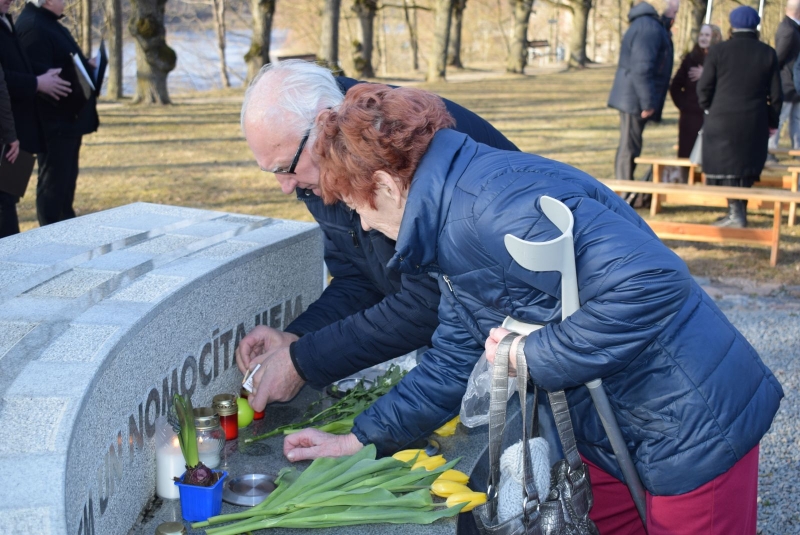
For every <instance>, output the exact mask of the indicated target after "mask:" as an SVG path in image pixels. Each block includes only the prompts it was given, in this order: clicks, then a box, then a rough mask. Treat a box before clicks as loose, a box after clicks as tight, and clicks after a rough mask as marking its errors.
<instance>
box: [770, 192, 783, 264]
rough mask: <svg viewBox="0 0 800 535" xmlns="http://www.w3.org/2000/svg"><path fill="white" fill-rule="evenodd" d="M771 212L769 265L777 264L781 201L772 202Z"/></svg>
mask: <svg viewBox="0 0 800 535" xmlns="http://www.w3.org/2000/svg"><path fill="white" fill-rule="evenodd" d="M772 211H773V214H772V245H771V247H770V253H769V265H770V266H772V267H775V266H776V265H778V243H779V241H780V239H781V203H779V202H776V203H774V204H773V209H772Z"/></svg>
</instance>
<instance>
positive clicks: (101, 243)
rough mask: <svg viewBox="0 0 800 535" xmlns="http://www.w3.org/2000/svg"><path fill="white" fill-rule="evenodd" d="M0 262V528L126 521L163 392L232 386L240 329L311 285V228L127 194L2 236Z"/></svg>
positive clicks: (138, 503) (140, 503)
mask: <svg viewBox="0 0 800 535" xmlns="http://www.w3.org/2000/svg"><path fill="white" fill-rule="evenodd" d="M254 233H257V235H256V236H253V237H251V235H252V234H254ZM270 236H272V237H270ZM4 272H9V273H13V274H14V275H12V276H9V277H6V278H5V279H4V285H3V286H0V473H3V485H1V486H0V534H5V533H14V534H20V533H36V534H39V533H52V534H53V535H56V534H64V533H70V534H75V533H84V534H88V533H93V534H117V533H126V532H127V531H128V529H130V527H131V526H132V525H133V524H134V522H135V520H136V518H137V516H138V514H139V513H140V511H141V510H142V508H143V507H144V505H145V504H146V502H147V501H148V500H149V498H150V497H151V496H152V494H153V489H154V485H155V458H154V443H153V432H152V431H153V429H152V422H153V420H154V419H155V417H156V416H157V415H158V414H161V413H162V412H163V411H164V410H165V409H166V406H167V403H168V401H169V399H170V398H171V394H172V393H173V392H174V391H178V392H183V393H187V394H190V395H191V396H192V398H193V401H194V402H195V403H196V404H198V405H199V404H204V403H209V402H210V399H211V397H212V396H213V395H215V394H217V393H220V392H226V391H228V392H237V391H238V388H237V385H238V383H239V380H240V377H239V375H240V374H239V372H238V370H237V369H236V367H235V363H234V362H233V351H234V347H235V344H236V343H238V339H239V338H241V336H243V335H244V333H245V332H246V331H249V330H250V329H252V328H253V327H254V326H255V325H256V324H257V320H256V318H258V322H260V321H261V320H262V318H263V317H264V314H263V313H264V312H265V311H270V310H271V309H275V310H279V311H280V313H279V314H278V317H279V318H280V324H281V325H282V326H283V325H285V324H286V323H288V321H290V320H291V318H292V317H293V315H296V314H298V313H299V312H300V311H301V310H302V309H303V308H304V307H306V306H308V304H309V303H311V302H312V301H313V300H315V299H316V298H317V297H318V295H319V293H320V291H321V288H322V277H323V274H322V244H321V234H320V232H319V230H318V228H317V227H316V225H314V224H309V223H295V222H288V221H280V220H270V219H266V218H259V217H251V216H239V215H236V214H224V213H220V212H211V211H205V210H195V209H188V208H178V207H169V206H159V205H151V204H146V203H137V204H134V205H129V206H125V207H121V208H116V209H113V210H109V211H106V212H100V213H97V214H91V215H88V216H85V217H81V218H77V219H73V220H70V221H66V222H63V223H59V224H56V225H50V226H47V227H43V228H41V229H36V230H33V231H30V232H26V233H24V234H21V235H17V236H12V237H10V238H6V239H3V240H0V275H2V274H3V273H4ZM8 281H10V282H8ZM275 307H278V308H275Z"/></svg>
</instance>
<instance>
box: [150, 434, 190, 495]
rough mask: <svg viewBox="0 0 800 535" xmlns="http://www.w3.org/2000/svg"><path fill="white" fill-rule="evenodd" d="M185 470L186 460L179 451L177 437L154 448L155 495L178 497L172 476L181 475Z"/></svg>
mask: <svg viewBox="0 0 800 535" xmlns="http://www.w3.org/2000/svg"><path fill="white" fill-rule="evenodd" d="M185 471H186V461H185V460H184V459H183V453H181V445H180V442H179V441H178V437H173V439H172V442H171V443H168V444H164V445H162V446H161V447H160V448H158V449H157V450H156V495H157V496H158V497H159V498H164V499H165V500H177V499H178V498H180V494H179V492H178V487H177V486H176V485H175V481H174V480H173V479H172V478H174V477H181V476H182V475H183V473H184V472H185Z"/></svg>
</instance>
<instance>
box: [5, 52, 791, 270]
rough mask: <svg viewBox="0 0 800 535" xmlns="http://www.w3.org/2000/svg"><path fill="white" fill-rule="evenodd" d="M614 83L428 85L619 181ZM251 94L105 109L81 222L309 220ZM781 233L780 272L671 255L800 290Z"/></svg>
mask: <svg viewBox="0 0 800 535" xmlns="http://www.w3.org/2000/svg"><path fill="white" fill-rule="evenodd" d="M613 75H614V69H613V67H599V68H592V69H587V70H583V71H571V72H544V73H539V74H537V75H535V76H506V75H500V74H497V73H493V72H488V71H487V72H480V71H464V72H462V73H458V74H455V75H453V76H452V77H451V82H450V83H447V84H435V85H434V84H429V85H426V84H419V85H420V87H423V88H426V89H430V90H432V91H435V92H437V93H439V94H441V95H442V96H445V97H447V98H450V99H452V100H454V101H456V102H458V103H460V104H462V105H464V106H466V107H467V108H469V109H471V110H473V111H475V112H477V113H479V114H480V115H482V116H483V117H485V118H486V119H487V120H489V121H491V122H492V123H493V124H494V125H495V126H496V127H497V128H499V129H500V130H501V131H502V132H503V133H505V134H506V135H507V136H508V137H509V138H510V139H511V140H512V141H514V143H516V144H517V145H518V146H519V147H520V148H521V149H522V150H524V151H527V152H535V153H538V154H541V155H544V156H548V157H551V158H554V159H557V160H560V161H563V162H566V163H569V164H571V165H574V166H576V167H578V168H580V169H583V170H584V171H586V172H588V173H590V174H592V175H594V176H596V177H600V178H606V177H608V178H610V177H612V174H613V161H614V153H615V151H616V147H617V142H618V135H619V134H618V123H619V121H618V116H617V113H616V112H615V111H614V110H610V109H608V108H607V107H606V105H605V103H606V98H607V97H608V91H609V89H610V87H611V81H612V79H613ZM400 83H407V81H401V82H400ZM412 83H413V82H412ZM241 94H242V92H241V90H232V91H226V92H214V93H203V94H195V95H185V96H181V97H179V98H176V99H175V101H176V104H175V105H172V106H168V107H163V108H139V107H132V106H129V105H126V104H111V103H103V104H101V106H100V114H101V123H102V125H101V127H100V130H99V131H98V132H97V133H96V134H93V135H91V136H87V137H86V138H84V141H85V143H84V147H83V150H82V151H81V175H80V179H79V181H78V191H77V193H76V202H75V208H76V210H77V212H78V213H79V214H85V213H89V212H94V211H98V210H103V209H106V208H110V207H113V206H119V205H123V204H128V203H131V202H136V201H147V202H155V203H162V204H175V205H181V206H192V207H198V208H207V209H213V210H221V211H229V212H239V213H247V214H258V215H265V216H272V217H280V218H289V219H302V220H310V215H309V214H308V212H307V211H306V210H305V208H304V206H303V205H302V203H300V202H298V201H297V200H295V199H294V197H293V196H284V195H282V194H281V192H280V190H279V189H278V187H277V183H276V182H275V180H273V179H272V177H271V176H270V175H265V174H264V173H261V172H260V171H259V170H258V168H257V167H256V165H255V162H254V161H253V160H252V157H251V155H250V152H249V150H248V148H247V146H246V144H245V142H244V140H243V139H242V136H241V134H240V132H239V126H238V120H239V106H240V103H241ZM676 139H677V112H676V110H675V108H674V107H673V106H672V105H671V103H668V104H667V106H666V110H665V118H664V121H663V122H662V123H661V124H660V125H650V126H648V128H647V130H645V142H644V144H645V149H644V151H645V153H646V154H659V155H672V154H673V153H674V151H673V148H672V147H673V145H674V144H675V142H676ZM640 172H641V170H640ZM33 192H34V188H33V187H32V186H31V187H30V189H29V194H28V196H27V197H26V198H25V199H23V201H22V202H21V203H20V206H19V212H20V218H21V221H22V227H23V230H27V229H30V228H33V227H35V226H36V217H35V208H34V205H33V200H34V199H33V197H34V193H33ZM720 213H721V212H720V210H719V209H703V208H692V209H678V208H670V207H666V209H665V210H664V213H663V215H659V216H658V217H668V218H670V219H676V220H684V221H694V222H710V221H711V220H713V219H714V218H716V217H717V216H718V215H720ZM642 215H646V214H644V212H643V213H642ZM750 222H751V223H752V224H753V225H754V226H759V227H765V228H767V227H770V225H771V215H770V214H768V213H766V212H763V213H753V212H751V215H750ZM782 233H783V236H782V239H781V258H780V263H779V264H778V267H777V268H770V267H769V251H768V250H767V249H765V248H753V247H744V246H721V245H717V244H701V243H688V242H668V245H669V246H670V247H672V248H673V249H674V250H675V252H676V253H677V254H679V255H680V256H681V257H682V258H683V259H684V260H686V262H687V263H688V264H689V267H690V269H691V271H692V273H693V274H695V275H698V276H706V277H718V276H719V277H722V276H724V277H743V278H748V279H752V280H756V281H770V282H780V283H785V284H792V285H795V284H800V230H799V229H798V227H795V228H792V229H789V228H788V227H784V228H783V229H782Z"/></svg>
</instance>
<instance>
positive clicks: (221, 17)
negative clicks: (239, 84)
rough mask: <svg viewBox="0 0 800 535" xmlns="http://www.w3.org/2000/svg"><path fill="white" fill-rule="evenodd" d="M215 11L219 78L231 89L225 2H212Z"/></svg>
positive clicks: (219, 0) (215, 0)
mask: <svg viewBox="0 0 800 535" xmlns="http://www.w3.org/2000/svg"><path fill="white" fill-rule="evenodd" d="M211 7H212V9H213V10H214V29H216V31H217V50H219V77H220V81H222V87H230V86H231V80H230V78H228V64H227V62H226V61H225V45H226V40H225V0H212V6H211Z"/></svg>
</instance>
